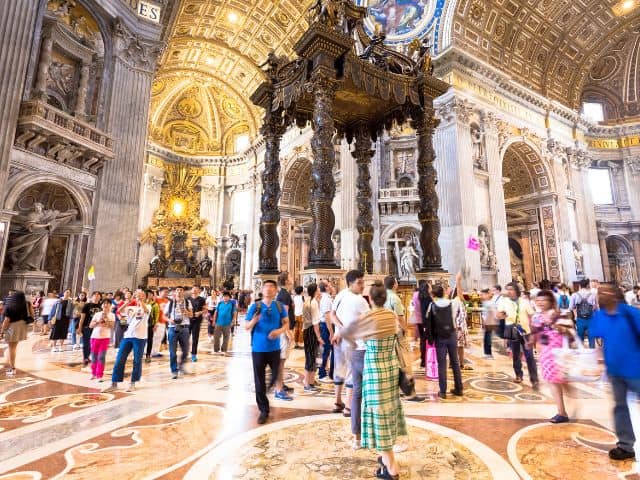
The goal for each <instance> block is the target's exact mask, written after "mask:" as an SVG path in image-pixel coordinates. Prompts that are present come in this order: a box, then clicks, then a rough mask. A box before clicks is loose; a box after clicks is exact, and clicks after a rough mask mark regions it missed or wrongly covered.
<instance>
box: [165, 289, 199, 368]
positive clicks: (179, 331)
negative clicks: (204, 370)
mask: <svg viewBox="0 0 640 480" xmlns="http://www.w3.org/2000/svg"><path fill="white" fill-rule="evenodd" d="M165 314H166V317H167V320H168V322H169V324H168V334H167V337H168V342H169V368H170V369H171V374H172V378H173V379H174V380H176V379H177V378H178V376H179V373H180V372H182V374H184V373H185V371H184V365H185V363H186V362H187V358H188V356H189V337H190V333H189V322H190V319H191V317H192V316H193V315H192V313H191V310H189V303H188V302H187V300H186V299H185V297H184V288H182V287H176V289H175V291H174V298H173V299H172V300H170V301H169V303H167V309H166V311H165ZM178 344H179V345H180V351H181V352H182V356H181V357H180V363H178V351H177V349H178Z"/></svg>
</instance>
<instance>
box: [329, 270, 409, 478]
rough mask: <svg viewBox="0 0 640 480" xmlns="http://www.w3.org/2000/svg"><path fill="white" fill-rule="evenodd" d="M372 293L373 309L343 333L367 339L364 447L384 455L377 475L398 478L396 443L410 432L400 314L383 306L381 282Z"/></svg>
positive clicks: (363, 405) (363, 407)
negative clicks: (402, 385)
mask: <svg viewBox="0 0 640 480" xmlns="http://www.w3.org/2000/svg"><path fill="white" fill-rule="evenodd" d="M369 296H370V298H371V300H372V301H373V304H374V307H373V309H372V310H371V311H370V312H368V313H367V314H366V315H365V316H364V317H363V318H361V319H360V320H359V321H357V322H352V323H351V324H349V325H348V326H347V327H344V328H343V330H342V331H341V332H340V336H341V337H345V338H358V339H363V340H365V342H366V345H367V351H366V354H365V357H364V370H363V372H362V440H361V442H362V447H363V448H369V449H376V450H377V451H378V452H379V453H380V455H381V456H380V457H378V463H379V467H378V469H377V470H376V477H377V478H383V479H397V478H399V475H398V471H399V469H398V465H397V463H396V460H395V457H394V455H393V445H394V444H395V443H396V438H397V437H398V436H399V435H406V434H407V425H406V423H405V419H404V413H403V410H402V403H401V402H400V390H399V387H398V372H399V364H398V358H397V355H396V349H395V345H396V334H397V331H398V318H397V317H396V315H395V313H393V312H392V311H390V310H387V309H385V308H384V303H385V301H386V299H387V292H386V289H385V287H384V285H382V283H380V282H376V283H375V284H374V285H373V286H372V287H371V290H370V293H369Z"/></svg>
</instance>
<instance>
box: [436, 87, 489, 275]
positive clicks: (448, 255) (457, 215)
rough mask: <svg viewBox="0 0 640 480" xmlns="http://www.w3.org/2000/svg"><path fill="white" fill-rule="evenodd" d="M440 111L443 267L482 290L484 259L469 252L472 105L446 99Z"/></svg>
mask: <svg viewBox="0 0 640 480" xmlns="http://www.w3.org/2000/svg"><path fill="white" fill-rule="evenodd" d="M439 100H440V99H439ZM442 100H443V102H438V103H439V104H440V106H439V108H438V115H439V117H440V118H441V120H442V121H441V124H440V126H439V127H438V128H437V129H436V131H435V136H434V148H435V151H436V170H437V172H438V185H437V192H438V196H439V197H440V198H441V199H442V200H441V203H440V209H439V217H440V221H441V225H442V233H441V237H440V238H441V244H442V245H446V246H447V248H445V249H443V266H444V268H446V269H447V270H449V271H450V272H457V271H458V270H461V269H465V270H466V271H467V272H468V274H469V275H468V277H467V281H468V282H469V285H473V286H474V287H475V286H479V282H480V279H481V272H480V256H479V253H478V252H477V251H473V250H469V249H467V245H466V242H467V239H468V238H469V236H474V237H477V235H478V223H477V221H476V212H475V205H474V192H475V184H474V182H475V180H474V173H473V158H472V148H473V147H472V143H471V129H470V126H469V117H470V115H471V111H472V110H471V105H470V104H469V103H468V102H467V101H465V100H461V99H459V98H456V97H449V98H447V99H442Z"/></svg>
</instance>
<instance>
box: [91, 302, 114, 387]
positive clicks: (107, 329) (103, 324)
mask: <svg viewBox="0 0 640 480" xmlns="http://www.w3.org/2000/svg"><path fill="white" fill-rule="evenodd" d="M115 323H116V316H115V314H114V313H113V312H112V305H111V300H109V299H106V298H105V299H104V300H102V311H100V312H98V313H96V314H95V315H94V316H93V318H92V319H91V323H90V324H89V328H91V329H92V332H91V380H95V379H98V381H99V382H102V375H103V374H104V365H105V363H106V358H107V350H108V349H109V341H110V340H111V330H113V327H114V326H115Z"/></svg>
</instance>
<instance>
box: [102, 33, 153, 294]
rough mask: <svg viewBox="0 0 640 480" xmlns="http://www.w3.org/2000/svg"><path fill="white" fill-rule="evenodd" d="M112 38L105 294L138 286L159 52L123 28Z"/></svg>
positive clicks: (105, 174) (105, 177)
mask: <svg viewBox="0 0 640 480" xmlns="http://www.w3.org/2000/svg"><path fill="white" fill-rule="evenodd" d="M113 37H114V47H115V50H114V51H115V58H114V69H113V77H112V79H113V82H112V84H111V90H110V98H109V101H108V103H109V105H108V108H107V111H108V112H109V113H108V117H107V122H106V127H107V131H108V132H109V134H110V135H111V136H112V137H113V138H114V139H115V141H114V154H115V158H114V159H113V160H111V161H109V162H107V163H106V164H105V167H104V169H103V170H102V172H101V178H100V188H99V191H98V202H99V209H98V215H97V221H96V234H95V238H96V241H95V244H94V252H93V262H92V263H93V264H94V265H95V269H96V281H95V286H96V288H97V289H99V290H107V291H109V290H115V289H117V288H120V287H123V286H128V287H133V286H135V285H133V282H134V277H135V272H136V270H137V255H136V252H137V237H138V233H139V232H138V230H137V226H138V215H139V213H140V191H141V188H142V180H143V169H144V156H145V148H146V144H147V125H148V121H149V104H150V98H151V82H152V80H153V74H154V68H155V59H156V58H157V55H158V53H159V51H158V50H157V47H155V46H154V45H152V44H150V43H147V42H145V41H144V40H142V39H140V38H138V37H136V36H135V35H133V34H132V33H130V32H128V31H127V30H126V28H125V27H124V26H122V25H121V24H120V23H118V24H117V25H116V27H115V28H114V35H113Z"/></svg>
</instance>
